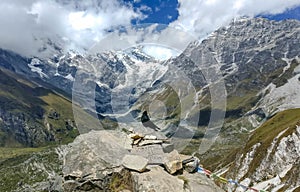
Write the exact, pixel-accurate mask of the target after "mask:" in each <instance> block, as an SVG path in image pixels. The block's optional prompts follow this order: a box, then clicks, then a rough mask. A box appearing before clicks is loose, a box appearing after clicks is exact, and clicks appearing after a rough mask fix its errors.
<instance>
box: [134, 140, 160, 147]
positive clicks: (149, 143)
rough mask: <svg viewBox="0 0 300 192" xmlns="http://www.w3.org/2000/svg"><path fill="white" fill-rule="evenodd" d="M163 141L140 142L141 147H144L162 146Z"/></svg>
mask: <svg viewBox="0 0 300 192" xmlns="http://www.w3.org/2000/svg"><path fill="white" fill-rule="evenodd" d="M162 143H163V141H162V140H143V141H141V142H139V146H144V145H154V144H162Z"/></svg>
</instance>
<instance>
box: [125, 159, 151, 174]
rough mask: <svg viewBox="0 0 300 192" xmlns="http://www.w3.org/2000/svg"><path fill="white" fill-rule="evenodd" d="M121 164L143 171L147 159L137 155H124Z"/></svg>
mask: <svg viewBox="0 0 300 192" xmlns="http://www.w3.org/2000/svg"><path fill="white" fill-rule="evenodd" d="M122 165H123V166H124V167H125V168H127V169H130V170H134V171H138V172H143V171H145V170H146V167H147V165H148V159H146V158H144V157H142V156H139V155H125V156H124V158H123V160H122Z"/></svg>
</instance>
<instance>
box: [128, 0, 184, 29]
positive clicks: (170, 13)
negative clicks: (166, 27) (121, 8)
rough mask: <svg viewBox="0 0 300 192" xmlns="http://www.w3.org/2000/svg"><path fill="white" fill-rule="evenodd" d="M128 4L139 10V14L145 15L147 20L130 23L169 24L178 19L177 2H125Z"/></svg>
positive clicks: (171, 0) (144, 0) (145, 0)
mask: <svg viewBox="0 0 300 192" xmlns="http://www.w3.org/2000/svg"><path fill="white" fill-rule="evenodd" d="M125 2H130V3H132V5H133V6H134V8H135V9H140V8H142V7H145V9H143V8H142V9H141V12H142V13H143V14H145V15H147V18H145V19H143V20H142V21H139V20H137V19H135V20H133V21H132V23H134V24H136V23H160V24H169V23H171V22H172V21H175V20H177V18H178V10H177V8H178V1H177V0H140V1H137V0H125ZM146 7H147V8H146Z"/></svg>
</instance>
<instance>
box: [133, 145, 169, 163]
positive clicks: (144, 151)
mask: <svg viewBox="0 0 300 192" xmlns="http://www.w3.org/2000/svg"><path fill="white" fill-rule="evenodd" d="M130 154H131V155H139V156H142V157H144V158H146V159H148V164H163V162H164V158H165V155H166V154H165V153H164V152H163V149H162V147H161V146H160V145H146V146H142V147H134V148H133V149H132V150H131V153H130Z"/></svg>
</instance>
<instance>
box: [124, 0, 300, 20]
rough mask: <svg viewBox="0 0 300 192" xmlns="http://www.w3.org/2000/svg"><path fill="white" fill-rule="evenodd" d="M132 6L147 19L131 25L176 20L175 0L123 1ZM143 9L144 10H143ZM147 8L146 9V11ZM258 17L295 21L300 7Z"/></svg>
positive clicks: (176, 2) (176, 6) (298, 17)
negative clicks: (139, 10)
mask: <svg viewBox="0 0 300 192" xmlns="http://www.w3.org/2000/svg"><path fill="white" fill-rule="evenodd" d="M125 2H127V3H128V2H129V3H131V4H132V5H133V7H134V8H135V9H141V8H142V9H141V12H142V13H143V14H144V15H147V18H145V19H143V20H138V19H134V20H133V21H132V23H133V24H136V23H161V24H169V23H171V22H173V21H176V20H177V19H178V16H179V13H178V7H179V3H178V1H177V0H125ZM143 7H144V8H145V9H143ZM146 7H147V9H146ZM257 16H258V17H264V18H267V19H271V20H276V21H280V20H284V19H297V20H300V6H298V7H296V8H292V9H287V10H286V11H285V12H283V13H280V14H259V15H257Z"/></svg>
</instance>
